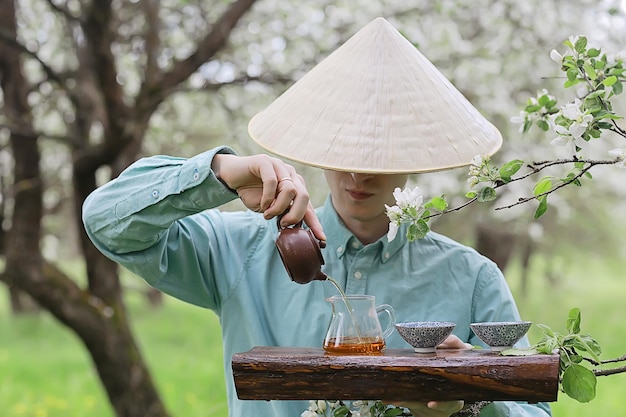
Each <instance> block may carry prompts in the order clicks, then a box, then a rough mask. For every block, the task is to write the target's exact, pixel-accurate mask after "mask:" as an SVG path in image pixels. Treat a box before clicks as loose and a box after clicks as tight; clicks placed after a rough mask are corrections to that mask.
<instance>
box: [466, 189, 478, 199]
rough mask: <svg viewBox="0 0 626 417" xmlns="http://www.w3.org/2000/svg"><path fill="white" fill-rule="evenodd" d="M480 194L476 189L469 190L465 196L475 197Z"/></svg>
mask: <svg viewBox="0 0 626 417" xmlns="http://www.w3.org/2000/svg"><path fill="white" fill-rule="evenodd" d="M477 195H478V193H477V192H476V191H468V192H466V193H465V197H467V198H474V197H476V196H477Z"/></svg>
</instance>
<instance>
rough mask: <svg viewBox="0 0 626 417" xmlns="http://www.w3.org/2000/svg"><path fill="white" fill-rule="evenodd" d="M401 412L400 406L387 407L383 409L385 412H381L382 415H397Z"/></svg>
mask: <svg viewBox="0 0 626 417" xmlns="http://www.w3.org/2000/svg"><path fill="white" fill-rule="evenodd" d="M402 413H403V411H402V409H401V408H398V407H393V408H388V409H387V410H385V414H383V417H397V416H399V415H401V414H402Z"/></svg>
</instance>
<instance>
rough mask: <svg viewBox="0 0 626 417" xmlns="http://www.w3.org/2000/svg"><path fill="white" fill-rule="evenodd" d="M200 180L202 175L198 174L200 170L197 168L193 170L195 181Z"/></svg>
mask: <svg viewBox="0 0 626 417" xmlns="http://www.w3.org/2000/svg"><path fill="white" fill-rule="evenodd" d="M198 178H200V173H198V168H196V169H194V170H193V180H194V181H198Z"/></svg>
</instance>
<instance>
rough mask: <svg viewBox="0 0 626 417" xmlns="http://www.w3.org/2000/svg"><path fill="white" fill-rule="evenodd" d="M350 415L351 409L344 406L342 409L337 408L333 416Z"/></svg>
mask: <svg viewBox="0 0 626 417" xmlns="http://www.w3.org/2000/svg"><path fill="white" fill-rule="evenodd" d="M349 415H351V413H350V409H349V408H348V406H346V405H342V406H340V407H337V408H336V409H335V411H334V412H333V416H334V417H346V416H349Z"/></svg>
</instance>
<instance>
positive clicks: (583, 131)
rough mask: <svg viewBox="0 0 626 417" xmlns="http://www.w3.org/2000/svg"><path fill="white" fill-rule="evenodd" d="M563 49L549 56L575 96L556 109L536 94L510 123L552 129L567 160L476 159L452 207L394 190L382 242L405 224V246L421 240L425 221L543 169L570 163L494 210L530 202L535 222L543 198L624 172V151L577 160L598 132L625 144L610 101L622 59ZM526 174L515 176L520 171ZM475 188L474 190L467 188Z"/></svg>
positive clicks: (580, 46) (618, 89) (574, 43)
mask: <svg viewBox="0 0 626 417" xmlns="http://www.w3.org/2000/svg"><path fill="white" fill-rule="evenodd" d="M563 43H564V45H565V46H566V47H567V48H568V50H569V51H568V52H569V53H567V54H565V55H561V54H560V53H558V52H557V51H556V50H553V51H552V52H551V53H550V57H551V58H552V59H553V60H554V61H556V62H557V63H558V64H559V65H560V66H561V70H562V71H564V72H565V74H566V81H565V82H564V84H563V85H564V87H565V88H572V87H574V86H576V87H577V91H576V93H577V97H576V98H575V99H573V100H572V101H570V102H569V103H567V104H566V105H564V106H562V107H557V100H556V98H555V97H553V96H552V95H550V94H549V93H548V91H547V90H545V89H544V90H542V91H540V92H539V93H538V94H537V96H536V97H531V98H529V99H528V101H527V103H526V106H525V107H524V109H523V110H522V111H521V113H520V115H519V116H516V117H512V118H511V121H512V122H514V123H519V124H520V132H521V133H526V132H528V131H529V130H530V128H531V127H532V126H537V127H538V128H540V129H541V130H543V131H544V132H547V131H549V130H552V131H554V132H555V133H556V137H555V138H554V139H552V140H551V142H550V143H551V144H552V145H553V146H562V147H566V148H567V149H569V151H570V152H571V154H572V157H571V158H563V159H554V160H548V161H540V162H531V163H525V162H524V161H523V160H521V159H514V160H512V161H509V162H507V163H505V164H503V165H502V166H500V167H498V166H492V165H491V164H490V158H489V157H488V156H484V155H483V156H481V155H477V156H476V157H474V159H473V160H472V161H471V163H470V167H469V177H468V180H467V182H468V184H469V186H470V189H471V190H470V191H469V192H467V193H466V194H465V196H466V197H467V198H468V199H469V200H468V201H467V202H465V203H464V204H462V205H460V206H458V207H456V208H448V203H447V201H446V200H445V196H440V197H435V198H433V199H431V200H430V201H428V202H426V203H425V204H423V205H422V203H423V201H424V199H423V197H422V195H421V194H420V193H419V188H417V187H416V188H415V189H413V190H404V191H402V190H400V189H396V191H394V197H395V198H396V205H394V206H391V207H390V206H386V208H387V216H388V217H389V220H390V225H389V233H388V235H387V238H388V239H389V240H390V241H391V240H393V239H394V238H395V236H396V234H397V231H398V228H399V227H400V225H402V224H407V225H408V229H407V238H408V239H409V241H412V240H415V239H419V238H423V237H424V236H426V233H427V232H428V231H429V230H430V229H429V226H428V221H429V220H430V219H431V218H433V217H436V216H441V215H443V214H447V213H451V212H454V211H459V210H461V209H462V208H464V207H467V206H468V205H470V204H473V203H474V202H476V201H478V202H490V201H493V200H495V199H496V198H497V192H496V189H498V188H501V187H503V186H505V185H508V184H510V183H512V182H516V181H522V180H526V179H528V178H530V177H532V176H534V175H536V174H538V173H539V172H541V171H543V170H544V169H546V168H548V167H552V166H557V165H568V164H571V165H573V167H572V168H571V169H569V170H568V171H566V172H565V173H564V174H563V175H562V176H560V177H558V176H545V177H543V178H540V179H539V180H538V181H537V182H536V183H535V184H534V187H533V195H532V196H528V197H521V198H519V199H518V200H517V201H516V202H515V203H512V204H509V205H505V206H501V207H496V208H495V210H504V209H509V208H512V207H514V206H517V205H520V204H524V203H528V202H530V201H533V200H537V201H538V202H539V204H538V206H537V208H536V209H535V213H534V218H535V219H538V218H539V217H541V216H542V215H544V214H545V212H546V211H547V210H548V195H549V194H552V193H554V192H556V191H558V190H560V189H562V188H564V187H566V186H568V185H576V186H582V181H581V180H582V179H583V178H589V179H591V174H590V170H591V169H592V168H593V167H595V166H596V165H615V166H616V167H619V168H626V151H625V150H624V148H617V149H613V150H610V151H609V156H610V159H605V160H593V159H587V158H584V157H582V151H583V150H584V149H585V147H586V145H587V143H588V142H590V141H591V140H596V139H600V138H601V136H602V134H603V132H611V133H614V134H617V135H619V136H621V137H623V138H624V139H626V130H624V129H622V128H620V126H619V125H618V124H617V120H619V119H622V117H621V116H618V115H616V114H615V113H614V112H613V110H612V109H613V106H612V104H611V99H612V98H613V97H615V96H616V95H618V94H621V93H622V91H623V84H624V83H626V68H624V58H623V57H621V56H618V55H607V54H605V53H603V52H602V51H601V50H600V49H596V48H589V47H588V46H587V38H585V37H583V36H578V37H570V39H568V40H566V41H565V42H563ZM524 166H526V168H528V169H529V171H528V172H526V173H523V174H521V175H518V176H515V175H516V174H517V173H518V172H519V171H520V169H521V168H522V167H524ZM479 184H480V187H479V188H478V189H477V190H473V188H475V187H477V186H478V185H479Z"/></svg>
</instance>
